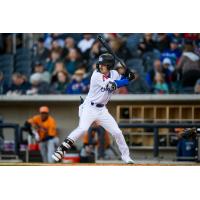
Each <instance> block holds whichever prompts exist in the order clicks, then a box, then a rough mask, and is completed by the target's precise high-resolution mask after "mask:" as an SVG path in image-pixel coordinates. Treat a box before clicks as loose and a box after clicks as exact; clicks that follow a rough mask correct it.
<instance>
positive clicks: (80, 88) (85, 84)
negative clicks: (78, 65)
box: [66, 69, 89, 94]
mask: <svg viewBox="0 0 200 200" xmlns="http://www.w3.org/2000/svg"><path fill="white" fill-rule="evenodd" d="M88 91H89V80H88V79H84V70H82V69H78V70H76V71H75V73H74V75H73V76H72V81H71V82H70V83H69V85H68V87H67V90H66V93H67V94H86V93H87V92H88Z"/></svg>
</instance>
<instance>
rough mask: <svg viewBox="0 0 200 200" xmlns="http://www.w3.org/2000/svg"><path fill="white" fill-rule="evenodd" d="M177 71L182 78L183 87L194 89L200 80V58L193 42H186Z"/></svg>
mask: <svg viewBox="0 0 200 200" xmlns="http://www.w3.org/2000/svg"><path fill="white" fill-rule="evenodd" d="M176 69H177V70H178V71H179V73H180V74H181V76H182V78H181V82H182V87H183V88H186V87H194V85H195V83H196V81H197V79H199V78H200V58H199V56H198V55H196V54H195V53H194V46H193V43H192V42H191V41H186V43H185V46H184V52H183V54H182V56H181V58H180V60H179V62H178V64H177V66H176Z"/></svg>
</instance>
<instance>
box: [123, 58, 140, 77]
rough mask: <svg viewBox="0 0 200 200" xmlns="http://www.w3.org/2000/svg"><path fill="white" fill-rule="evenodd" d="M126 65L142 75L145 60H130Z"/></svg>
mask: <svg viewBox="0 0 200 200" xmlns="http://www.w3.org/2000/svg"><path fill="white" fill-rule="evenodd" d="M126 65H127V67H128V68H130V69H134V70H136V71H137V72H138V73H140V74H142V73H143V72H144V66H143V60H142V59H139V58H134V59H129V60H127V61H126Z"/></svg>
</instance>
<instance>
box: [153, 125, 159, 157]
mask: <svg viewBox="0 0 200 200" xmlns="http://www.w3.org/2000/svg"><path fill="white" fill-rule="evenodd" d="M158 155H159V136H158V128H157V127H156V128H154V148H153V156H154V157H155V158H157V157H158Z"/></svg>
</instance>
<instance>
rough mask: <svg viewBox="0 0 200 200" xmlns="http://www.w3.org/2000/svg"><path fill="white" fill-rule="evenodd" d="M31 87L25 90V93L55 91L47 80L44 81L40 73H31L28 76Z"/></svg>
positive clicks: (34, 93) (48, 92)
mask: <svg viewBox="0 0 200 200" xmlns="http://www.w3.org/2000/svg"><path fill="white" fill-rule="evenodd" d="M30 83H31V88H30V89H29V90H27V92H26V94H28V95H36V94H51V93H55V91H53V90H52V88H51V87H49V84H48V83H47V82H44V81H43V79H42V75H41V74H40V73H35V74H32V75H31V77H30Z"/></svg>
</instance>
